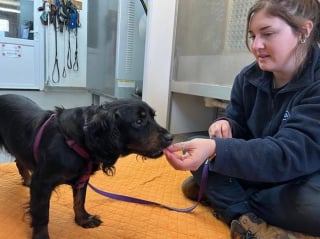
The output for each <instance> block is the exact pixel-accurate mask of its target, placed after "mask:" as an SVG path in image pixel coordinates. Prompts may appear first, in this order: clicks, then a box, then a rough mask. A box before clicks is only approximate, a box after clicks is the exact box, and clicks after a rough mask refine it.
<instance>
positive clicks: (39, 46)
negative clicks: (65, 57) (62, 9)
mask: <svg viewBox="0 0 320 239" xmlns="http://www.w3.org/2000/svg"><path fill="white" fill-rule="evenodd" d="M41 5H42V1H41V0H21V1H20V0H0V74H1V77H0V89H1V88H2V89H42V88H43V85H44V48H43V45H44V34H43V27H42V26H41V23H40V14H41V12H38V10H37V9H38V7H39V6H41Z"/></svg>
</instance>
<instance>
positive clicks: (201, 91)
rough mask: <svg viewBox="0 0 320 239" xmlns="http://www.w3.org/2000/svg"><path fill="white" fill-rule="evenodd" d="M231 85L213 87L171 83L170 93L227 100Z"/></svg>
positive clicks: (205, 84)
mask: <svg viewBox="0 0 320 239" xmlns="http://www.w3.org/2000/svg"><path fill="white" fill-rule="evenodd" d="M231 87H232V86H231V85H214V84H209V83H198V82H197V83H196V82H186V81H171V92H174V93H181V94H188V95H195V96H203V97H209V98H214V99H220V100H229V99H230V93H231Z"/></svg>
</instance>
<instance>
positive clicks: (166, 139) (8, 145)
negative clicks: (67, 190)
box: [0, 94, 173, 239]
mask: <svg viewBox="0 0 320 239" xmlns="http://www.w3.org/2000/svg"><path fill="white" fill-rule="evenodd" d="M53 113H54V114H56V117H55V118H54V119H53V120H52V121H50V122H49V124H48V125H47V126H46V127H45V129H44V131H43V135H42V138H41V141H40V144H39V148H38V152H37V154H38V158H39V159H38V162H36V161H35V159H34V156H33V144H34V140H35V137H36V134H37V132H38V130H39V128H40V126H41V125H42V124H43V123H44V122H45V121H46V119H48V117H49V116H50V115H51V114H53ZM154 116H155V113H154V111H153V110H152V109H151V108H150V107H149V106H148V105H147V104H146V103H144V102H142V101H140V100H116V101H113V102H111V103H105V104H103V105H101V106H87V107H78V108H71V109H64V108H56V109H55V110H54V111H48V110H43V109H41V108H40V107H39V106H38V105H37V104H35V103H34V102H33V101H32V100H30V99H28V98H26V97H23V96H19V95H13V94H10V95H1V96H0V147H3V148H5V150H6V151H8V152H9V153H10V154H12V155H13V156H14V157H15V158H16V163H17V167H18V169H19V172H20V174H21V175H22V177H23V179H24V184H25V185H30V214H31V219H32V222H31V225H32V227H33V237H32V238H33V239H48V238H49V235H48V222H49V206H50V197H51V193H52V191H53V190H54V189H55V187H57V186H58V185H60V184H69V185H71V186H72V190H73V197H74V212H75V221H76V223H77V224H79V225H80V226H82V227H85V228H91V227H97V226H99V225H100V224H101V220H100V219H99V217H98V216H94V215H90V214H89V213H88V212H87V211H86V210H85V207H84V203H85V197H86V188H87V182H86V183H85V186H84V187H82V188H80V189H79V188H78V187H77V186H76V182H77V181H78V180H79V178H81V176H82V175H83V174H84V173H85V171H86V169H87V167H88V161H87V160H86V159H84V158H82V157H81V156H79V154H77V153H76V152H75V151H74V150H72V149H71V148H70V147H69V146H68V145H67V144H66V141H65V138H69V139H72V140H74V141H75V142H76V143H77V144H78V145H80V146H81V147H82V148H83V149H85V150H86V151H87V152H88V153H89V155H90V160H92V163H93V168H92V172H91V174H93V173H94V172H95V171H97V170H98V169H99V168H101V169H102V170H103V171H104V172H106V173H107V174H109V175H110V174H113V169H114V168H113V165H114V164H115V162H116V161H117V159H118V157H119V156H125V155H128V154H131V153H136V154H139V155H141V156H143V157H147V158H157V157H159V156H161V155H162V149H163V148H165V147H167V146H168V145H170V144H171V143H172V140H173V136H172V135H171V134H170V133H169V132H168V131H167V130H166V129H164V128H162V127H160V126H159V125H158V124H157V123H156V122H155V120H154Z"/></svg>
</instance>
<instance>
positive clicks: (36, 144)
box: [33, 114, 209, 213]
mask: <svg viewBox="0 0 320 239" xmlns="http://www.w3.org/2000/svg"><path fill="white" fill-rule="evenodd" d="M54 117H55V114H52V115H51V116H50V117H49V118H48V119H47V120H46V121H45V122H44V123H43V124H42V125H41V127H40V129H39V131H38V133H37V135H36V138H35V141H34V144H33V156H34V159H35V161H36V162H38V160H39V159H38V148H39V144H40V141H41V138H42V134H43V131H44V129H45V127H46V126H47V124H48V123H49V122H50V121H51V120H52V119H53V118H54ZM66 143H67V145H68V146H69V147H70V148H71V149H73V150H74V151H75V152H76V153H77V154H79V155H80V156H81V157H82V158H84V159H86V160H87V161H88V167H87V170H86V172H85V173H84V174H83V175H82V177H81V178H80V179H79V180H78V181H77V183H76V186H77V188H82V187H83V186H84V185H85V184H86V182H87V181H88V180H89V178H90V175H91V171H92V161H90V160H89V158H90V155H89V154H88V152H87V151H86V150H85V149H83V148H82V147H81V146H80V145H78V144H77V143H76V142H75V141H74V140H70V139H66ZM208 162H209V160H208V159H207V160H206V162H205V164H204V167H203V171H202V178H201V184H200V190H199V194H198V199H197V202H196V203H195V204H194V205H192V206H191V207H188V208H176V207H171V206H168V205H165V204H161V203H158V202H153V201H148V200H143V199H139V198H134V197H129V196H125V195H120V194H114V193H108V192H105V191H102V190H100V189H98V188H96V187H94V186H93V185H92V184H90V183H89V182H88V186H89V187H90V188H91V189H92V190H93V191H95V192H96V193H98V194H100V195H102V196H105V197H108V198H111V199H115V200H120V201H124V202H131V203H139V204H144V205H153V206H159V207H163V208H167V209H169V210H173V211H176V212H184V213H187V212H191V211H192V210H193V209H195V208H196V207H197V206H198V204H199V203H200V201H201V199H202V198H203V195H204V192H205V190H206V188H207V180H208V171H209V163H208Z"/></svg>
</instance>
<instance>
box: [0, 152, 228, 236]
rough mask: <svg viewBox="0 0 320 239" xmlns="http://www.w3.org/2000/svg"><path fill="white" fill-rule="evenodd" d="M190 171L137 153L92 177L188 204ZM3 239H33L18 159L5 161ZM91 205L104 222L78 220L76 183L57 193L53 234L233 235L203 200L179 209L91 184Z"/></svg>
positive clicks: (0, 195) (0, 209)
mask: <svg viewBox="0 0 320 239" xmlns="http://www.w3.org/2000/svg"><path fill="white" fill-rule="evenodd" d="M189 175H190V173H189V172H182V171H176V170H174V169H173V168H172V167H171V166H170V165H169V164H168V163H167V161H166V160H165V159H164V158H163V157H162V158H159V159H156V160H154V159H149V160H145V161H144V160H142V159H141V158H136V155H129V156H128V157H125V158H120V159H119V160H118V162H117V164H116V174H115V175H114V176H112V177H110V176H106V175H104V174H103V173H102V172H97V173H96V174H95V175H94V176H92V177H91V179H90V182H91V183H92V184H93V185H94V186H95V187H97V188H99V189H102V190H105V191H107V192H112V193H117V194H124V195H128V196H132V197H137V198H140V199H145V200H150V201H155V202H159V203H162V204H166V205H170V206H173V207H178V208H186V207H189V206H191V205H193V202H192V201H190V200H188V199H186V198H185V197H184V196H183V195H182V192H181V188H180V187H181V183H182V182H183V180H184V179H185V178H186V177H188V176H189ZM0 180H1V183H0V224H1V229H0V239H11V238H12V239H30V238H31V233H32V230H31V228H30V226H29V224H30V220H29V217H28V215H27V214H25V212H26V209H25V206H26V203H27V202H28V200H29V190H28V188H26V187H23V186H22V185H21V179H20V176H19V174H18V171H17V169H16V166H15V164H14V163H3V164H0ZM86 209H87V211H88V212H89V213H91V214H96V215H99V216H100V217H101V219H102V220H103V224H102V225H101V226H100V227H97V228H91V229H84V228H81V227H79V226H77V225H76V224H75V223H74V214H73V209H72V192H71V188H70V186H66V185H63V186H60V187H59V188H58V189H57V190H56V191H55V192H54V193H53V195H52V198H51V206H50V223H49V233H50V238H51V239H58V238H59V239H61V238H63V239H89V238H90V239H122V238H123V239H149V238H150V239H189V238H190V239H196V238H199V239H202V238H203V239H207V238H214V239H228V238H229V229H228V227H227V226H226V225H224V224H223V223H222V222H220V221H218V220H216V219H215V218H214V217H213V216H212V213H211V210H210V208H208V207H204V206H202V205H199V206H198V207H197V208H196V209H195V210H194V211H192V212H191V213H179V212H174V211H170V210H167V209H164V208H160V207H157V206H150V205H141V204H135V203H128V202H122V201H117V200H113V199H109V198H105V197H103V196H101V195H98V194H96V193H95V192H93V191H92V190H91V189H90V188H88V193H87V198H86Z"/></svg>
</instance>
